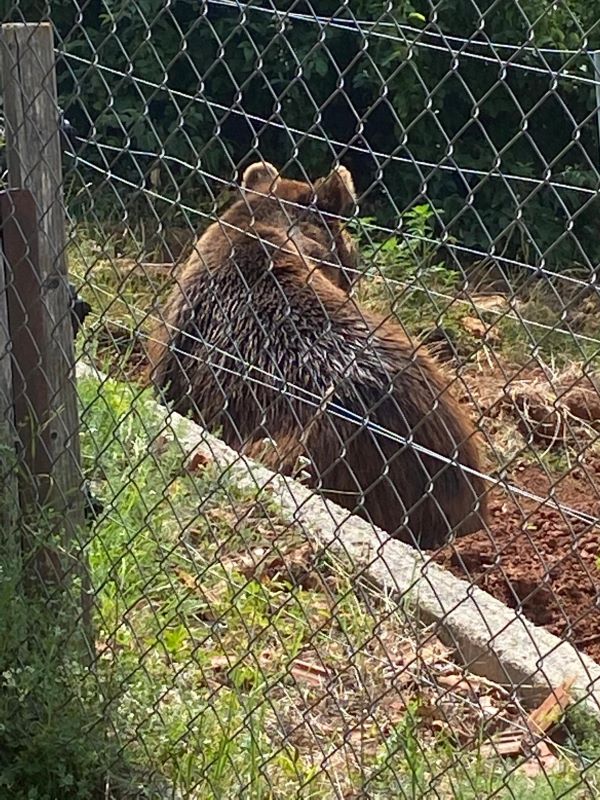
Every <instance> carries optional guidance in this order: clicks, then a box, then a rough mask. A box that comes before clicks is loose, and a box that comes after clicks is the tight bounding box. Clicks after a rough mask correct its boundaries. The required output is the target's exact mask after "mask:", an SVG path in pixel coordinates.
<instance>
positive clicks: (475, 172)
mask: <svg viewBox="0 0 600 800" xmlns="http://www.w3.org/2000/svg"><path fill="white" fill-rule="evenodd" d="M56 52H57V53H58V54H59V55H61V56H64V57H65V58H69V59H72V60H73V61H78V62H79V63H82V64H87V65H88V66H90V67H94V68H95V69H98V70H101V71H103V72H107V73H110V74H112V75H115V76H116V77H119V78H123V79H126V80H130V81H132V82H134V83H139V84H140V85H142V86H147V87H148V88H151V89H156V90H158V91H163V92H167V93H168V94H171V95H172V96H173V97H179V98H181V99H182V100H189V101H190V102H195V103H201V104H203V105H207V106H210V107H211V108H214V109H217V110H218V111H223V112H226V113H228V114H235V115H236V116H242V117H244V118H245V119H247V120H250V121H252V122H257V123H259V124H261V125H265V126H268V127H273V128H278V129H279V130H284V131H286V132H288V133H292V134H294V135H296V136H300V137H302V138H306V139H310V140H312V141H318V142H325V143H328V144H330V145H332V146H334V147H338V148H344V149H345V150H348V151H351V152H353V153H361V154H363V155H368V156H372V157H375V158H381V159H386V160H389V161H391V162H394V163H400V164H408V165H411V166H417V167H423V168H425V169H431V170H433V171H435V170H440V171H442V172H454V173H458V174H461V175H470V176H472V177H477V178H495V179H500V180H506V181H514V182H520V183H524V184H528V185H531V186H545V187H549V188H552V189H556V190H560V191H563V190H564V191H570V192H575V193H577V194H585V195H587V196H589V197H594V196H596V195H597V194H598V189H597V188H596V189H592V188H590V187H588V186H575V185H573V184H569V183H562V182H561V181H554V180H551V179H550V178H548V179H543V178H542V179H540V178H532V177H530V176H527V175H513V174H511V173H504V172H499V171H495V170H487V171H486V170H480V169H474V168H472V167H461V166H458V165H453V164H443V163H439V162H435V161H423V160H420V159H415V158H412V157H411V158H408V157H406V156H399V155H396V154H394V153H384V152H382V151H379V150H373V149H371V148H367V147H361V146H360V145H356V144H351V143H345V142H342V141H339V140H337V139H335V138H330V137H325V136H324V135H319V134H317V133H313V132H311V131H305V130H301V129H300V128H296V127H294V126H289V125H286V124H284V123H282V122H277V120H274V119H266V118H265V117H261V116H259V115H257V114H252V113H249V112H246V111H244V110H243V109H237V108H234V107H233V106H226V105H224V104H223V103H217V102H214V101H212V100H208V99H207V98H205V97H202V96H200V95H198V94H195V95H193V94H189V93H187V92H182V91H179V90H177V89H171V88H170V87H168V86H167V85H166V82H165V83H164V84H159V83H156V82H155V81H150V80H147V79H146V78H141V77H140V76H138V75H134V74H133V73H127V72H123V71H122V70H118V69H115V68H114V67H108V66H106V65H105V64H100V63H99V62H98V61H97V59H94V60H92V59H88V58H84V57H83V56H79V55H76V54H75V53H69V52H67V51H65V50H58V49H57V51H56ZM105 146H106V145H105ZM117 149H120V150H121V151H122V150H123V148H117ZM171 158H173V157H171ZM182 163H185V162H182ZM195 169H197V167H195ZM598 179H599V185H600V174H599V175H598Z"/></svg>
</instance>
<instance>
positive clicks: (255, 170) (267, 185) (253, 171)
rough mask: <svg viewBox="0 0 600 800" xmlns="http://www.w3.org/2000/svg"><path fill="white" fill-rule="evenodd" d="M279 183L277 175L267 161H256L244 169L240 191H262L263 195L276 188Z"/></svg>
mask: <svg viewBox="0 0 600 800" xmlns="http://www.w3.org/2000/svg"><path fill="white" fill-rule="evenodd" d="M278 182H279V173H278V172H277V170H276V169H275V167H274V166H273V164H269V162H268V161H257V162H256V163H255V164H250V166H249V167H246V169H245V170H244V174H243V176H242V189H249V190H250V191H255V192H257V191H259V190H260V191H262V192H264V193H265V194H266V193H267V192H268V191H269V190H273V189H275V188H276V186H277V184H278Z"/></svg>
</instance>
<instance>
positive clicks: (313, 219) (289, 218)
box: [241, 161, 359, 290]
mask: <svg viewBox="0 0 600 800" xmlns="http://www.w3.org/2000/svg"><path fill="white" fill-rule="evenodd" d="M241 188H242V192H243V193H244V196H245V199H246V202H248V203H250V204H251V208H252V213H253V215H255V217H256V218H257V219H259V220H260V221H261V222H267V223H271V224H273V225H276V226H277V227H279V228H280V229H281V227H283V228H284V229H285V230H286V233H287V235H288V237H289V238H290V240H291V241H293V242H294V244H295V245H296V247H297V248H298V249H299V250H300V251H301V252H302V253H303V254H305V255H306V256H309V257H310V258H312V259H315V260H317V261H319V263H320V269H321V271H322V272H323V273H324V274H325V275H326V276H327V277H328V278H329V280H330V281H331V282H332V283H334V284H335V285H337V286H339V287H340V288H342V289H345V290H349V289H350V287H351V285H352V283H353V282H354V281H355V280H356V278H357V277H358V268H359V255H358V248H357V247H356V244H355V243H354V240H353V238H352V236H351V235H350V234H349V233H348V231H347V229H346V228H347V223H346V221H345V219H344V217H346V216H347V215H348V214H350V213H351V212H352V210H353V208H354V206H355V205H356V191H355V188H354V181H353V180H352V176H351V175H350V172H349V171H348V170H347V169H346V168H345V167H342V166H338V167H336V168H335V169H333V170H332V172H330V173H329V175H327V176H326V177H324V178H319V179H318V180H317V181H315V182H314V183H313V184H312V185H311V184H309V183H305V182H303V181H295V180H289V179H287V178H282V177H281V176H280V175H279V173H278V171H277V169H276V168H275V167H274V166H273V165H272V164H269V163H268V162H264V161H260V162H257V163H255V164H251V165H250V166H249V167H247V168H246V170H245V171H244V174H243V176H242V187H241ZM328 262H329V263H328Z"/></svg>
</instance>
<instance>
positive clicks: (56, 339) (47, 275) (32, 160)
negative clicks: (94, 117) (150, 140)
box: [0, 23, 84, 577]
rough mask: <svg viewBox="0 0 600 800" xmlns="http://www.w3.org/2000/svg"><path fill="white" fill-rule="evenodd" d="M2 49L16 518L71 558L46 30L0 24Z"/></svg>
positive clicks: (78, 513) (59, 225)
mask: <svg viewBox="0 0 600 800" xmlns="http://www.w3.org/2000/svg"><path fill="white" fill-rule="evenodd" d="M0 45H1V50H2V86H3V91H4V114H5V127H6V149H7V160H8V175H9V186H10V187H11V189H10V190H9V191H8V192H6V193H4V195H3V197H2V200H1V203H0V205H1V211H2V220H3V240H4V252H5V256H6V269H7V271H8V274H9V276H10V280H9V281H8V283H9V291H8V306H9V318H10V332H11V338H12V348H13V391H14V392H15V424H16V427H17V431H18V434H19V437H20V439H21V452H22V454H23V458H24V459H25V464H24V467H25V468H24V469H21V470H20V472H21V473H22V475H21V477H20V495H21V506H22V509H21V511H22V513H29V512H31V513H32V514H33V516H34V518H35V514H36V511H37V512H39V511H40V508H39V506H43V507H44V508H45V509H51V510H52V511H53V512H54V519H55V520H56V521H57V522H58V526H59V529H60V532H61V534H62V537H63V541H64V543H65V544H66V545H67V547H66V548H65V549H66V551H67V552H72V551H73V545H74V543H75V542H77V541H78V539H79V536H80V535H81V532H82V529H83V521H84V512H83V508H84V498H83V493H82V474H81V464H80V452H79V420H78V410H77V395H76V389H75V382H74V381H75V377H74V348H73V330H72V324H71V316H70V300H69V291H68V278H67V266H66V256H65V210H64V205H63V194H62V162H61V141H60V129H59V120H58V106H57V96H56V77H55V66H54V42H53V33H52V27H51V25H50V24H49V23H34V24H26V23H23V24H21V23H18V24H4V25H2V35H1V39H0ZM15 190H27V191H22V192H18V191H15ZM11 270H12V275H11ZM38 504H39V505H38ZM33 505H38V508H37V509H36V508H33V507H32V506H33ZM38 566H40V565H39V564H38ZM47 566H48V565H47ZM54 566H56V565H54ZM72 566H73V565H72V564H71V565H70V567H69V569H70V568H71V567H72ZM63 568H64V567H63ZM44 577H48V576H44Z"/></svg>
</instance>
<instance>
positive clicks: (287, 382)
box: [149, 162, 486, 548]
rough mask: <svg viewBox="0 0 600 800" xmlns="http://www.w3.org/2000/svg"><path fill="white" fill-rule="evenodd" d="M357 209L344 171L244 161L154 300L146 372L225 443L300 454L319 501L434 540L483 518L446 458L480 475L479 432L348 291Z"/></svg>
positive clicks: (478, 495) (290, 457)
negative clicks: (291, 170)
mask: <svg viewBox="0 0 600 800" xmlns="http://www.w3.org/2000/svg"><path fill="white" fill-rule="evenodd" d="M354 204H355V191H354V185H353V182H352V178H351V176H350V174H349V172H348V171H347V170H346V169H345V168H344V167H337V168H336V169H335V170H333V172H332V173H331V174H330V175H329V176H327V177H326V178H322V179H320V180H318V181H317V182H316V183H315V184H314V187H313V186H311V185H310V184H308V183H303V182H298V181H292V180H287V179H284V178H282V177H280V176H279V175H278V172H277V170H276V169H275V167H273V166H272V165H271V164H267V163H263V162H261V163H258V164H253V165H251V166H250V167H248V168H247V169H246V171H245V172H244V175H243V179H242V185H241V188H240V199H239V200H237V201H235V202H234V203H233V204H232V205H231V207H230V208H229V209H228V210H227V211H225V212H224V213H223V214H222V216H221V217H220V218H219V219H218V220H217V221H216V222H215V223H213V224H212V225H210V227H209V228H208V229H207V230H206V231H205V233H204V234H203V235H202V236H200V238H199V240H198V241H197V243H196V245H195V250H194V252H193V254H192V255H191V257H190V258H189V259H188V261H187V263H185V264H184V266H183V268H182V270H181V274H180V275H179V277H178V280H177V285H176V286H175V287H174V289H173V290H172V293H171V295H170V297H169V299H168V300H167V303H166V306H165V308H164V309H163V310H162V313H161V317H162V319H163V320H164V323H163V324H161V325H159V326H158V328H157V330H156V331H155V332H154V333H153V336H152V340H153V341H151V344H150V348H149V359H150V374H151V379H152V381H153V383H154V385H155V386H156V387H157V388H158V390H159V392H160V394H161V396H162V398H163V400H165V401H167V402H169V403H170V404H171V407H172V408H173V409H174V410H176V411H179V412H180V413H183V414H188V415H191V416H192V417H194V418H195V419H196V420H197V421H198V422H199V423H200V424H201V425H203V426H205V427H206V428H207V429H209V430H213V431H215V430H220V432H221V433H220V435H221V436H222V438H223V439H224V441H225V442H226V443H227V444H228V445H230V446H231V447H233V448H235V449H236V450H238V451H240V452H244V453H246V454H249V455H252V456H253V457H257V458H260V459H261V460H263V461H264V462H266V463H268V464H269V465H270V466H272V467H275V468H278V469H280V470H281V471H282V472H284V473H286V474H291V473H293V471H294V469H297V468H298V465H299V464H300V465H301V464H302V463H304V465H305V466H306V470H305V472H306V473H307V474H308V478H309V482H310V483H311V484H312V486H313V487H314V488H315V489H317V490H318V491H319V492H321V493H322V494H323V495H324V496H325V497H327V498H328V499H331V500H333V501H335V502H336V503H338V504H339V505H341V506H343V507H345V508H347V509H350V510H351V511H353V512H355V513H357V514H360V515H361V516H362V517H364V518H365V519H367V520H370V521H371V522H372V523H374V524H375V525H377V526H379V527H380V528H383V529H384V530H386V531H388V532H389V533H390V534H392V535H393V536H395V537H396V538H399V539H402V540H404V541H406V542H409V543H411V544H413V545H416V546H419V547H421V548H432V547H436V546H438V545H441V544H443V543H444V542H445V541H447V540H448V538H449V537H450V535H451V534H455V535H464V534H467V533H471V532H473V531H476V530H479V529H480V528H481V527H482V525H483V524H484V522H485V517H486V499H485V491H484V489H485V486H484V481H483V480H482V479H481V478H480V477H479V476H478V475H476V474H473V473H471V472H466V471H464V470H462V469H461V468H460V466H456V462H458V464H459V465H464V466H465V467H467V468H470V469H471V470H475V471H479V470H480V459H479V453H478V446H477V442H476V439H477V434H476V431H475V429H474V426H473V425H472V424H471V422H470V421H469V419H468V417H467V416H466V414H465V412H464V411H463V409H462V408H461V406H460V405H459V404H458V403H457V402H456V400H455V399H454V398H453V397H452V396H451V394H450V393H449V391H448V380H446V379H444V376H443V373H442V372H441V370H440V369H439V368H438V367H437V366H436V364H435V362H434V361H433V359H432V358H431V356H430V355H429V354H427V352H425V350H424V348H423V347H422V346H417V345H415V344H413V343H412V342H411V341H410V340H409V339H408V338H407V337H406V335H405V334H404V333H403V331H402V329H401V328H400V326H399V325H398V324H397V323H396V322H394V321H391V320H386V319H384V318H382V317H380V316H377V315H375V314H373V313H367V312H365V311H363V310H361V309H360V308H359V307H358V305H357V304H356V302H355V301H354V300H353V299H352V297H351V296H350V295H351V293H349V292H348V291H347V290H348V287H349V286H350V284H351V282H352V274H353V272H355V271H356V267H357V264H358V257H357V251H356V249H355V247H354V244H353V242H352V240H351V238H350V237H349V236H348V234H347V233H346V232H345V230H344V227H343V224H342V221H341V220H340V216H341V215H344V214H347V213H348V211H349V209H350V208H352V207H353V206H354ZM376 426H380V427H381V428H382V429H385V430H384V431H383V432H382V431H380V430H375V429H374V428H376ZM266 443H270V447H267V446H266ZM415 445H416V447H415ZM419 446H420V447H421V448H425V449H426V450H427V451H430V452H425V453H424V452H423V451H422V450H420V449H419ZM435 454H439V455H440V456H441V458H439V457H437V456H436V455H435ZM300 456H303V457H304V458H302V459H300V458H299V457H300ZM449 459H451V460H452V461H453V462H454V463H449V461H448V460H449Z"/></svg>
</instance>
